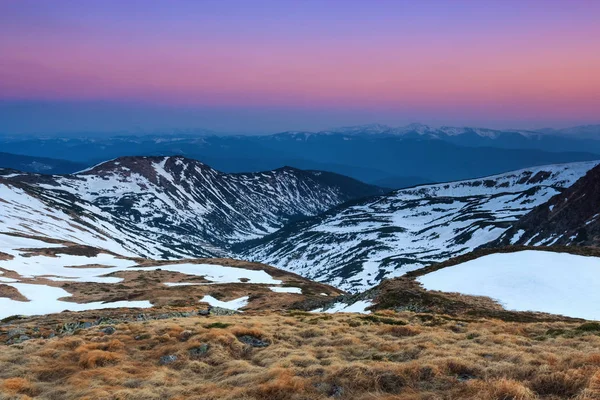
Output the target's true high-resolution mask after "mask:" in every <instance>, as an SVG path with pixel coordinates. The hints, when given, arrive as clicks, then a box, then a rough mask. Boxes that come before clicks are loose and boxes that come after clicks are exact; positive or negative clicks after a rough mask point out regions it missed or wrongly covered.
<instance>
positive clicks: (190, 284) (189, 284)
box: [163, 282, 202, 287]
mask: <svg viewBox="0 0 600 400" xmlns="http://www.w3.org/2000/svg"><path fill="white" fill-rule="evenodd" d="M163 285H165V286H171V287H175V286H198V285H202V283H193V282H163Z"/></svg>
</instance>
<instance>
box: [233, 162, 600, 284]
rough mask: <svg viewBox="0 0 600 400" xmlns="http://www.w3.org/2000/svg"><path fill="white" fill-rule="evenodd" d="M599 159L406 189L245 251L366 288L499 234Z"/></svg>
mask: <svg viewBox="0 0 600 400" xmlns="http://www.w3.org/2000/svg"><path fill="white" fill-rule="evenodd" d="M597 164H598V162H584V163H572V164H562V165H551V166H545V167H536V168H528V169H524V170H519V171H515V172H510V173H505V174H501V175H496V176H490V177H486V178H481V179H471V180H466V181H459V182H451V183H442V184H434V185H425V186H419V187H415V188H410V189H403V190H399V191H395V192H392V193H390V194H387V195H384V196H379V197H375V198H371V199H367V200H361V201H356V202H353V203H352V204H346V205H343V206H340V207H338V208H335V209H333V210H330V211H328V212H326V213H324V214H322V215H319V216H316V217H313V218H309V219H307V220H304V221H298V222H295V223H291V224H289V225H287V226H285V227H284V228H283V229H281V230H279V231H278V232H276V233H275V234H273V235H269V236H266V237H265V238H262V239H260V240H257V241H255V242H251V243H246V244H243V245H242V246H239V247H238V248H237V250H238V251H239V252H241V254H243V255H244V256H246V257H248V258H250V259H253V260H257V261H261V262H266V263H270V264H272V265H275V266H278V267H280V268H283V269H286V270H290V271H294V272H296V273H298V274H300V275H302V276H305V277H309V278H311V279H314V280H317V281H321V282H327V283H329V284H332V285H334V286H337V287H340V288H343V289H346V290H349V291H360V290H363V289H366V288H369V287H372V286H374V285H376V284H377V283H379V282H380V281H381V280H382V279H384V278H389V277H394V276H399V275H402V274H404V273H406V272H407V271H411V270H414V269H418V268H421V267H423V266H425V265H428V264H431V263H434V262H440V261H443V260H446V259H448V258H451V257H453V256H456V255H460V254H464V253H467V252H469V251H472V250H473V249H475V248H477V247H479V246H482V245H484V244H486V243H488V242H490V241H493V240H495V239H497V238H498V237H499V236H500V235H502V233H504V232H505V231H506V230H507V229H508V228H509V227H510V226H511V225H512V224H513V223H515V222H516V221H517V220H518V219H519V218H520V217H521V216H523V215H524V214H526V213H528V212H529V211H530V210H531V209H533V208H534V207H535V206H537V205H539V204H542V203H544V202H545V201H547V200H548V199H550V198H551V197H552V196H554V195H556V194H558V193H560V192H561V191H562V190H564V189H565V188H567V187H569V186H571V185H572V184H573V183H574V182H575V181H577V180H578V179H579V178H580V177H582V176H583V175H585V173H586V172H587V171H588V170H590V169H591V168H593V167H594V166H595V165H597Z"/></svg>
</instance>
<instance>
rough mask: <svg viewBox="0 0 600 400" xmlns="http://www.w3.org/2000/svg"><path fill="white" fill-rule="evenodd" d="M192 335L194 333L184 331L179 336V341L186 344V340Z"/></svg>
mask: <svg viewBox="0 0 600 400" xmlns="http://www.w3.org/2000/svg"><path fill="white" fill-rule="evenodd" d="M193 335H194V332H192V331H189V330H185V331H183V332H181V333H180V334H179V340H180V341H182V342H187V340H188V339H189V338H191V337H192V336H193Z"/></svg>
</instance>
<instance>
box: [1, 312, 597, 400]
mask: <svg viewBox="0 0 600 400" xmlns="http://www.w3.org/2000/svg"><path fill="white" fill-rule="evenodd" d="M373 317H374V318H373ZM373 317H369V318H365V316H361V315H355V314H337V315H318V314H309V313H302V312H296V313H283V314H280V313H260V314H243V315H236V316H226V317H210V318H198V317H191V318H180V319H171V320H163V321H147V322H136V323H123V324H120V325H116V326H115V327H116V332H115V333H114V334H112V335H106V334H104V333H102V332H101V327H93V328H90V329H85V330H81V331H79V332H78V333H77V334H76V335H73V336H65V337H57V338H53V339H46V340H45V339H35V340H31V341H27V342H24V343H22V344H18V345H12V346H6V347H3V348H2V352H0V393H1V394H0V399H24V398H28V397H34V398H40V399H64V400H69V399H86V398H87V399H226V400H227V399H236V400H237V399H240V400H244V399H245V400H249V399H273V400H277V399H286V400H287V399H291V400H309V399H311V400H312V399H328V398H340V399H361V400H367V399H368V400H373V399H378V400H384V399H385V400H409V399H432V400H433V399H436V400H437V399H497V400H509V399H514V400H529V399H567V398H572V399H578V400H592V399H600V336H599V334H600V332H598V331H594V330H591V329H587V328H585V329H578V327H580V325H581V324H580V323H575V322H572V323H570V322H535V323H517V322H502V321H499V320H492V319H478V320H472V321H470V322H464V321H459V320H456V319H453V318H452V317H448V316H443V317H444V318H439V319H437V320H436V323H431V319H428V318H423V316H422V315H419V314H414V313H409V312H403V313H394V312H390V311H386V312H382V313H381V314H377V315H375V316H373ZM215 323H216V324H215ZM248 336H251V337H254V338H256V339H259V340H261V341H263V342H265V343H268V346H267V347H252V346H250V345H248V344H246V343H244V342H242V341H241V340H240V338H247V337H248ZM170 355H175V356H176V357H177V358H176V359H172V358H165V357H164V356H170ZM161 358H162V359H163V360H168V362H163V363H161ZM161 364H163V365H161Z"/></svg>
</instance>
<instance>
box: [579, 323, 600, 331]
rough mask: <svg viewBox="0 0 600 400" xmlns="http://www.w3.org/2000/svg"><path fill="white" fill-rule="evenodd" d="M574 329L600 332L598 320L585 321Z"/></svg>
mask: <svg viewBox="0 0 600 400" xmlns="http://www.w3.org/2000/svg"><path fill="white" fill-rule="evenodd" d="M575 329H577V330H578V331H580V332H600V322H586V323H585V324H581V325H579V326H578V327H577V328H575Z"/></svg>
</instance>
